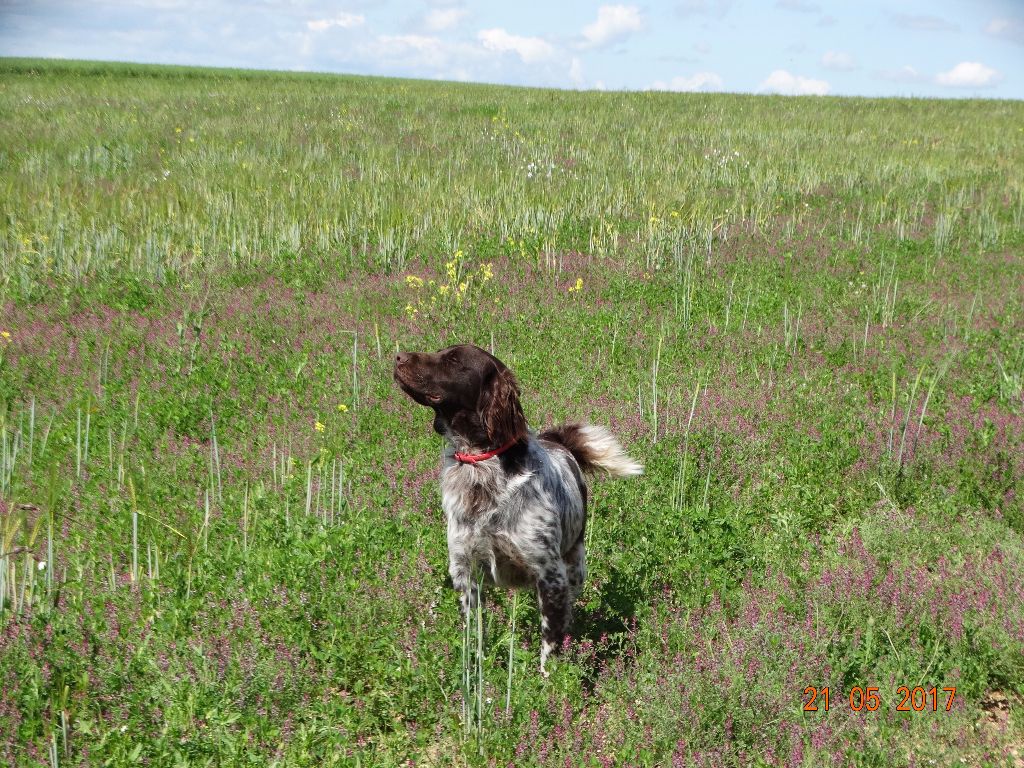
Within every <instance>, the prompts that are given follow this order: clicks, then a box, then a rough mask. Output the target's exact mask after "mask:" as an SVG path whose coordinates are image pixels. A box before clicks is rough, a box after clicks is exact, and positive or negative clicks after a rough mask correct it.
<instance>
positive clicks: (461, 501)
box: [441, 465, 505, 528]
mask: <svg viewBox="0 0 1024 768" xmlns="http://www.w3.org/2000/svg"><path fill="white" fill-rule="evenodd" d="M502 480H503V478H501V477H499V476H498V474H497V473H495V472H490V471H486V470H483V471H481V469H480V468H476V467H463V466H459V465H455V466H451V467H447V468H445V470H444V471H443V472H442V473H441V506H442V507H443V508H444V512H445V516H446V517H447V518H448V522H449V524H450V525H451V524H456V525H459V526H465V527H468V528H472V527H474V526H475V525H476V523H478V522H480V521H481V520H482V519H483V518H485V517H488V516H490V515H491V514H492V513H493V512H494V511H495V508H496V507H497V505H498V500H499V497H500V496H501V495H502V491H503V490H504V489H503V487H502V486H504V485H505V483H504V482H502Z"/></svg>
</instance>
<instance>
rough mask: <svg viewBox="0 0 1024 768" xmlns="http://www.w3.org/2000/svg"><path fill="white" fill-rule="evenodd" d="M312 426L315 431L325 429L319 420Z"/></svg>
mask: <svg viewBox="0 0 1024 768" xmlns="http://www.w3.org/2000/svg"><path fill="white" fill-rule="evenodd" d="M314 427H315V429H316V431H317V432H323V431H324V429H326V427H324V425H323V424H321V423H320V422H319V421H318V422H317V423H316V424H315V425H314Z"/></svg>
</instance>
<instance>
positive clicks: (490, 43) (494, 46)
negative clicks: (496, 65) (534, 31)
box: [476, 27, 555, 64]
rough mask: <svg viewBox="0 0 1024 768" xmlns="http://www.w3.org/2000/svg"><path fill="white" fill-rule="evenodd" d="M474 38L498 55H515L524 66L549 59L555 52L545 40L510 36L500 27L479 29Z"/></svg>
mask: <svg viewBox="0 0 1024 768" xmlns="http://www.w3.org/2000/svg"><path fill="white" fill-rule="evenodd" d="M476 37H477V40H479V41H480V42H481V43H482V44H483V46H484V48H486V49H487V50H489V51H497V52H499V53H508V52H512V53H516V54H518V56H519V58H520V59H522V60H523V63H525V64H533V63H536V62H538V61H544V60H545V59H549V58H551V56H552V55H553V54H554V52H555V49H554V48H553V47H552V46H551V43H549V42H548V41H547V40H544V39H542V38H539V37H520V36H519V35H510V34H509V33H508V32H506V31H505V30H504V29H501V28H500V27H496V28H494V29H481V30H480V32H478V33H477V36H476Z"/></svg>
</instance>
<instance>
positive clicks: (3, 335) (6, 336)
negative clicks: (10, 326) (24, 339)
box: [0, 331, 11, 341]
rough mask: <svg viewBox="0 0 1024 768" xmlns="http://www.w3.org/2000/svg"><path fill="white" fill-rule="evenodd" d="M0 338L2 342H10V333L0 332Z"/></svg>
mask: <svg viewBox="0 0 1024 768" xmlns="http://www.w3.org/2000/svg"><path fill="white" fill-rule="evenodd" d="M0 338H2V339H3V340H4V341H10V340H11V332H10V331H0Z"/></svg>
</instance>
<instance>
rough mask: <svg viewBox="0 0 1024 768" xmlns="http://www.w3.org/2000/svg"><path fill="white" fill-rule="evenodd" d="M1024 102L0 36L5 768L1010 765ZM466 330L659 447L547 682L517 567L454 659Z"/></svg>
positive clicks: (602, 523)
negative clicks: (309, 67)
mask: <svg viewBox="0 0 1024 768" xmlns="http://www.w3.org/2000/svg"><path fill="white" fill-rule="evenodd" d="M1021 126H1024V103H1021V102H999V101H966V100H965V101H933V100H872V99H850V98H785V97H760V96H742V95H704V94H689V95H670V94H656V93H571V92H556V91H542V90H526V89H513V88H503V87H492V86H473V85H453V84H447V83H431V82H414V81H399V80H383V79H370V78H355V77H335V76H326V75H323V76H321V75H299V74H280V73H257V72H240V71H237V72H236V71H215V70H192V69H184V68H171V67H154V66H141V65H138V66H136V65H106V64H93V63H84V62H83V63H74V62H70V63H68V62H64V63H56V62H42V61H25V60H13V59H0V135H2V136H3V138H2V140H0V199H2V201H3V213H4V218H3V222H2V224H0V762H2V763H4V764H11V765H16V766H35V765H46V766H63V765H68V766H71V765H110V766H122V765H131V764H142V765H150V766H179V765H180V766H184V765H204V766H206V765H213V766H229V765H230V766H234V765H279V766H324V765H346V766H347V765H362V766H370V765H382V766H390V765H419V766H442V765H455V766H461V765H470V766H476V765H481V766H483V765H488V766H489V765H496V766H506V765H545V766H556V765H557V766H563V765H565V766H606V765H661V766H670V765H671V766H681V765H702V766H709V767H711V766H723V765H725V766H747V765H754V766H769V765H771V766H775V765H780V766H824V765H835V766H846V765H857V766H905V765H954V764H956V765H969V766H1004V765H1008V766H1020V765H1022V764H1024V698H1022V697H1024V175H1022V174H1021V169H1022V168H1024V128H1022V127H1021ZM463 341H465V342H474V343H477V344H480V345H481V346H484V347H487V348H491V349H493V350H494V352H495V354H497V355H498V356H499V357H500V358H502V359H503V360H504V361H505V362H506V363H507V364H508V365H509V366H510V367H511V368H512V369H513V370H514V371H516V373H517V375H518V377H519V379H520V381H521V383H522V385H523V389H524V409H525V411H526V413H527V417H528V419H529V420H530V422H531V424H532V425H533V426H534V427H541V426H544V425H548V424H551V423H560V422H562V421H565V420H576V419H585V420H588V421H591V422H593V423H598V424H605V425H608V426H610V427H611V428H612V429H613V431H614V432H615V433H616V434H617V435H618V436H619V437H620V439H621V440H622V442H623V443H624V444H625V445H626V446H627V448H628V450H629V452H630V453H631V454H632V455H633V456H634V457H635V458H637V459H639V460H641V461H643V462H644V463H645V465H646V467H647V472H646V474H645V475H644V476H643V477H641V478H639V479H633V480H629V481H624V480H620V481H614V482H610V481H604V482H601V481H598V482H597V483H595V485H594V487H593V492H592V506H591V517H590V524H589V526H588V532H587V536H588V549H589V566H590V573H591V576H590V580H589V582H588V584H587V585H586V588H585V590H584V594H583V599H582V601H581V604H580V605H578V606H577V609H576V615H577V619H576V625H575V628H576V631H575V639H574V640H573V642H572V643H571V645H569V647H568V648H567V649H566V651H565V652H564V654H563V655H562V656H561V657H560V658H559V660H558V661H557V662H556V665H555V669H554V674H553V675H552V676H551V678H550V679H548V680H545V679H543V678H542V677H541V676H540V675H539V673H538V669H537V662H538V657H539V644H540V643H539V637H538V631H537V627H538V619H537V612H536V602H535V599H534V598H533V597H532V596H530V595H526V594H523V595H520V597H519V598H518V600H517V601H515V603H514V601H513V597H512V595H511V593H506V592H505V591H503V590H491V592H490V593H489V600H488V606H487V612H486V613H485V623H486V627H485V630H486V642H487V646H486V655H485V658H484V659H483V663H482V665H481V667H482V669H481V671H480V672H479V673H475V671H474V674H470V675H468V676H467V675H464V672H463V664H462V661H461V659H462V654H463V640H462V638H463V632H462V627H461V624H462V622H461V618H460V616H459V612H458V607H457V599H456V596H455V593H454V592H453V591H452V590H451V589H450V585H449V584H448V583H447V576H446V570H447V555H446V547H445V533H444V521H443V519H442V515H441V512H440V498H439V493H438V490H437V476H438V470H439V453H440V438H438V437H437V436H436V435H435V434H434V433H433V431H432V430H431V428H430V418H429V416H428V414H427V412H426V411H425V409H422V408H419V407H417V406H415V405H414V404H413V403H411V401H409V400H408V399H407V398H406V397H405V396H404V395H403V394H402V393H401V392H400V391H398V390H397V388H396V387H395V386H394V385H393V383H392V379H391V365H392V364H391V360H392V358H393V354H394V352H395V350H396V349H403V350H428V351H433V350H435V349H437V348H439V347H441V346H444V345H446V344H450V343H455V342H463ZM513 606H515V612H516V622H515V633H514V634H513V633H512V631H511V630H512V622H511V616H512V613H513ZM809 687H813V688H815V689H818V691H819V693H818V696H817V698H816V699H815V705H816V706H817V711H814V712H812V711H805V704H806V703H807V702H808V701H809V700H810V699H811V697H812V695H813V693H812V692H810V691H808V688H809ZM826 687H827V688H828V689H829V709H828V711H825V708H824V700H825V699H824V696H825V695H824V692H823V690H822V689H824V688H826ZM901 687H905V689H906V690H905V692H904V691H901V690H900V689H901ZM953 688H955V694H953V695H952V696H951V694H950V690H949V689H953ZM872 689H877V690H872ZM477 697H479V698H477ZM478 703H479V709H480V710H481V711H480V712H479V713H478V714H476V709H477V706H478ZM901 704H902V705H903V707H902V709H906V710H909V711H901V706H900V705H901ZM875 705H877V707H876V706H875ZM464 710H467V711H468V712H469V714H470V715H474V716H472V717H469V716H466V715H465V714H464ZM856 710H859V711H856Z"/></svg>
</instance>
